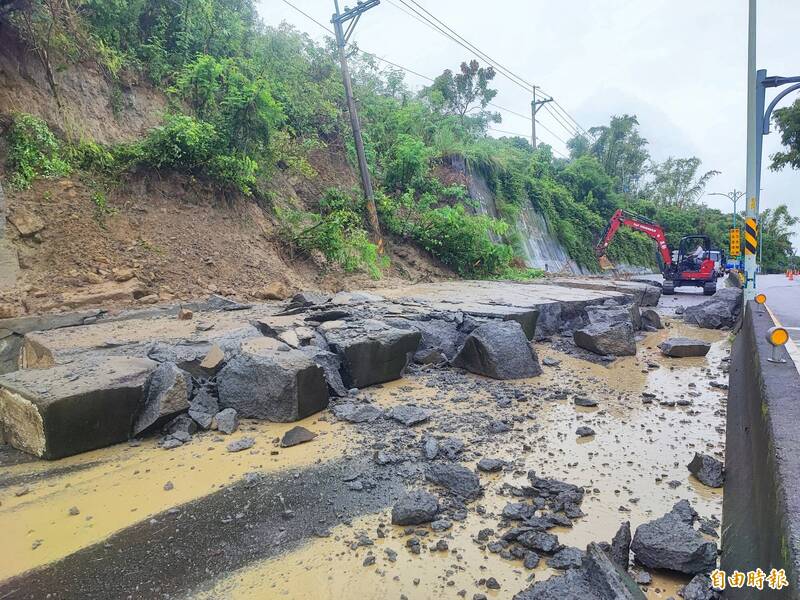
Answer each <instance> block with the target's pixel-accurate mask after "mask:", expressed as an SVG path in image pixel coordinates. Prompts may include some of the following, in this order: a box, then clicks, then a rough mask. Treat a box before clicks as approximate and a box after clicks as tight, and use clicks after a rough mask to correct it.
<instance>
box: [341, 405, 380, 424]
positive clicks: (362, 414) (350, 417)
mask: <svg viewBox="0 0 800 600" xmlns="http://www.w3.org/2000/svg"><path fill="white" fill-rule="evenodd" d="M332 410H333V414H334V415H336V418H337V419H342V420H344V421H348V422H349V423H371V422H372V421H374V420H376V419H380V418H381V417H383V411H382V410H381V409H380V408H378V407H377V406H374V405H372V404H356V403H355V402H344V403H342V404H337V405H336V406H334V407H333V409H332Z"/></svg>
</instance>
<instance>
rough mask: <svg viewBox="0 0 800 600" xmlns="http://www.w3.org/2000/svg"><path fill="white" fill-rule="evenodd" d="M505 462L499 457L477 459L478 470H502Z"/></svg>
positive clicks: (485, 471)
mask: <svg viewBox="0 0 800 600" xmlns="http://www.w3.org/2000/svg"><path fill="white" fill-rule="evenodd" d="M505 464H506V463H505V461H504V460H501V459H499V458H482V459H480V460H479V461H478V471H483V472H484V473H497V472H498V471H502V470H503V467H504V466H505Z"/></svg>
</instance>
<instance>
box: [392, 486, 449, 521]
mask: <svg viewBox="0 0 800 600" xmlns="http://www.w3.org/2000/svg"><path fill="white" fill-rule="evenodd" d="M438 512H439V499H438V498H437V497H436V496H434V495H433V494H431V493H430V492H426V491H425V490H414V491H411V492H408V493H407V494H406V495H404V496H403V497H402V498H400V499H399V500H398V501H397V502H396V503H395V505H394V506H393V507H392V524H394V525H420V524H422V523H430V522H431V521H433V520H434V519H436V515H437V513H438Z"/></svg>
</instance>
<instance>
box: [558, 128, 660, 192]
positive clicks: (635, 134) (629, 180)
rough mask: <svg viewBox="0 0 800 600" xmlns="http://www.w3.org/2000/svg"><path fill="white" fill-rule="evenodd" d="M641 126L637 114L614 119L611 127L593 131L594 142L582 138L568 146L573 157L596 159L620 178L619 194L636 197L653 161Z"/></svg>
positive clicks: (579, 137)
mask: <svg viewBox="0 0 800 600" xmlns="http://www.w3.org/2000/svg"><path fill="white" fill-rule="evenodd" d="M638 126H639V121H638V120H637V119H636V116H635V115H622V116H621V117H618V116H613V117H611V122H610V123H609V125H608V126H605V125H603V126H600V127H592V128H591V129H589V133H590V134H591V136H592V137H593V138H594V140H593V141H590V140H587V139H586V138H585V136H582V135H578V136H575V137H573V138H572V139H570V140H569V142H568V143H567V147H568V148H569V150H570V154H571V155H572V157H573V158H578V157H580V156H582V155H584V154H591V155H592V156H594V157H595V158H596V159H597V160H598V161H599V162H600V164H601V165H602V167H603V170H604V171H605V172H606V173H607V174H608V175H610V176H611V177H614V178H615V179H616V185H615V189H616V191H617V192H620V193H623V194H628V195H629V196H635V195H636V193H637V191H638V190H639V183H640V181H641V179H642V177H643V176H644V174H645V168H644V167H645V164H646V163H647V160H648V159H649V158H650V154H649V153H648V151H647V140H646V139H645V138H643V137H642V136H641V135H639V131H638V129H637V128H638Z"/></svg>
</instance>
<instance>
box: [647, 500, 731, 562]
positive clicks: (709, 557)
mask: <svg viewBox="0 0 800 600" xmlns="http://www.w3.org/2000/svg"><path fill="white" fill-rule="evenodd" d="M695 515H696V513H694V511H693V510H692V508H691V506H689V504H688V502H686V501H682V502H679V503H677V504H676V505H675V506H674V507H673V509H672V511H670V512H668V513H667V514H666V515H664V516H663V517H660V518H658V519H656V520H654V521H650V522H649V523H645V524H643V525H639V527H637V528H636V533H635V534H634V536H633V542H632V543H631V549H632V550H633V553H634V555H635V557H636V561H637V562H639V563H640V564H642V565H644V566H645V567H648V568H650V569H669V570H671V571H678V572H680V573H687V574H689V575H695V574H697V573H709V572H711V570H712V569H714V567H715V566H716V564H717V545H716V544H715V543H714V542H710V541H707V540H706V539H705V538H704V537H703V536H702V535H701V534H700V533H699V532H698V531H697V530H695V529H694V527H693V526H692V523H693V521H694V518H695Z"/></svg>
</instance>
